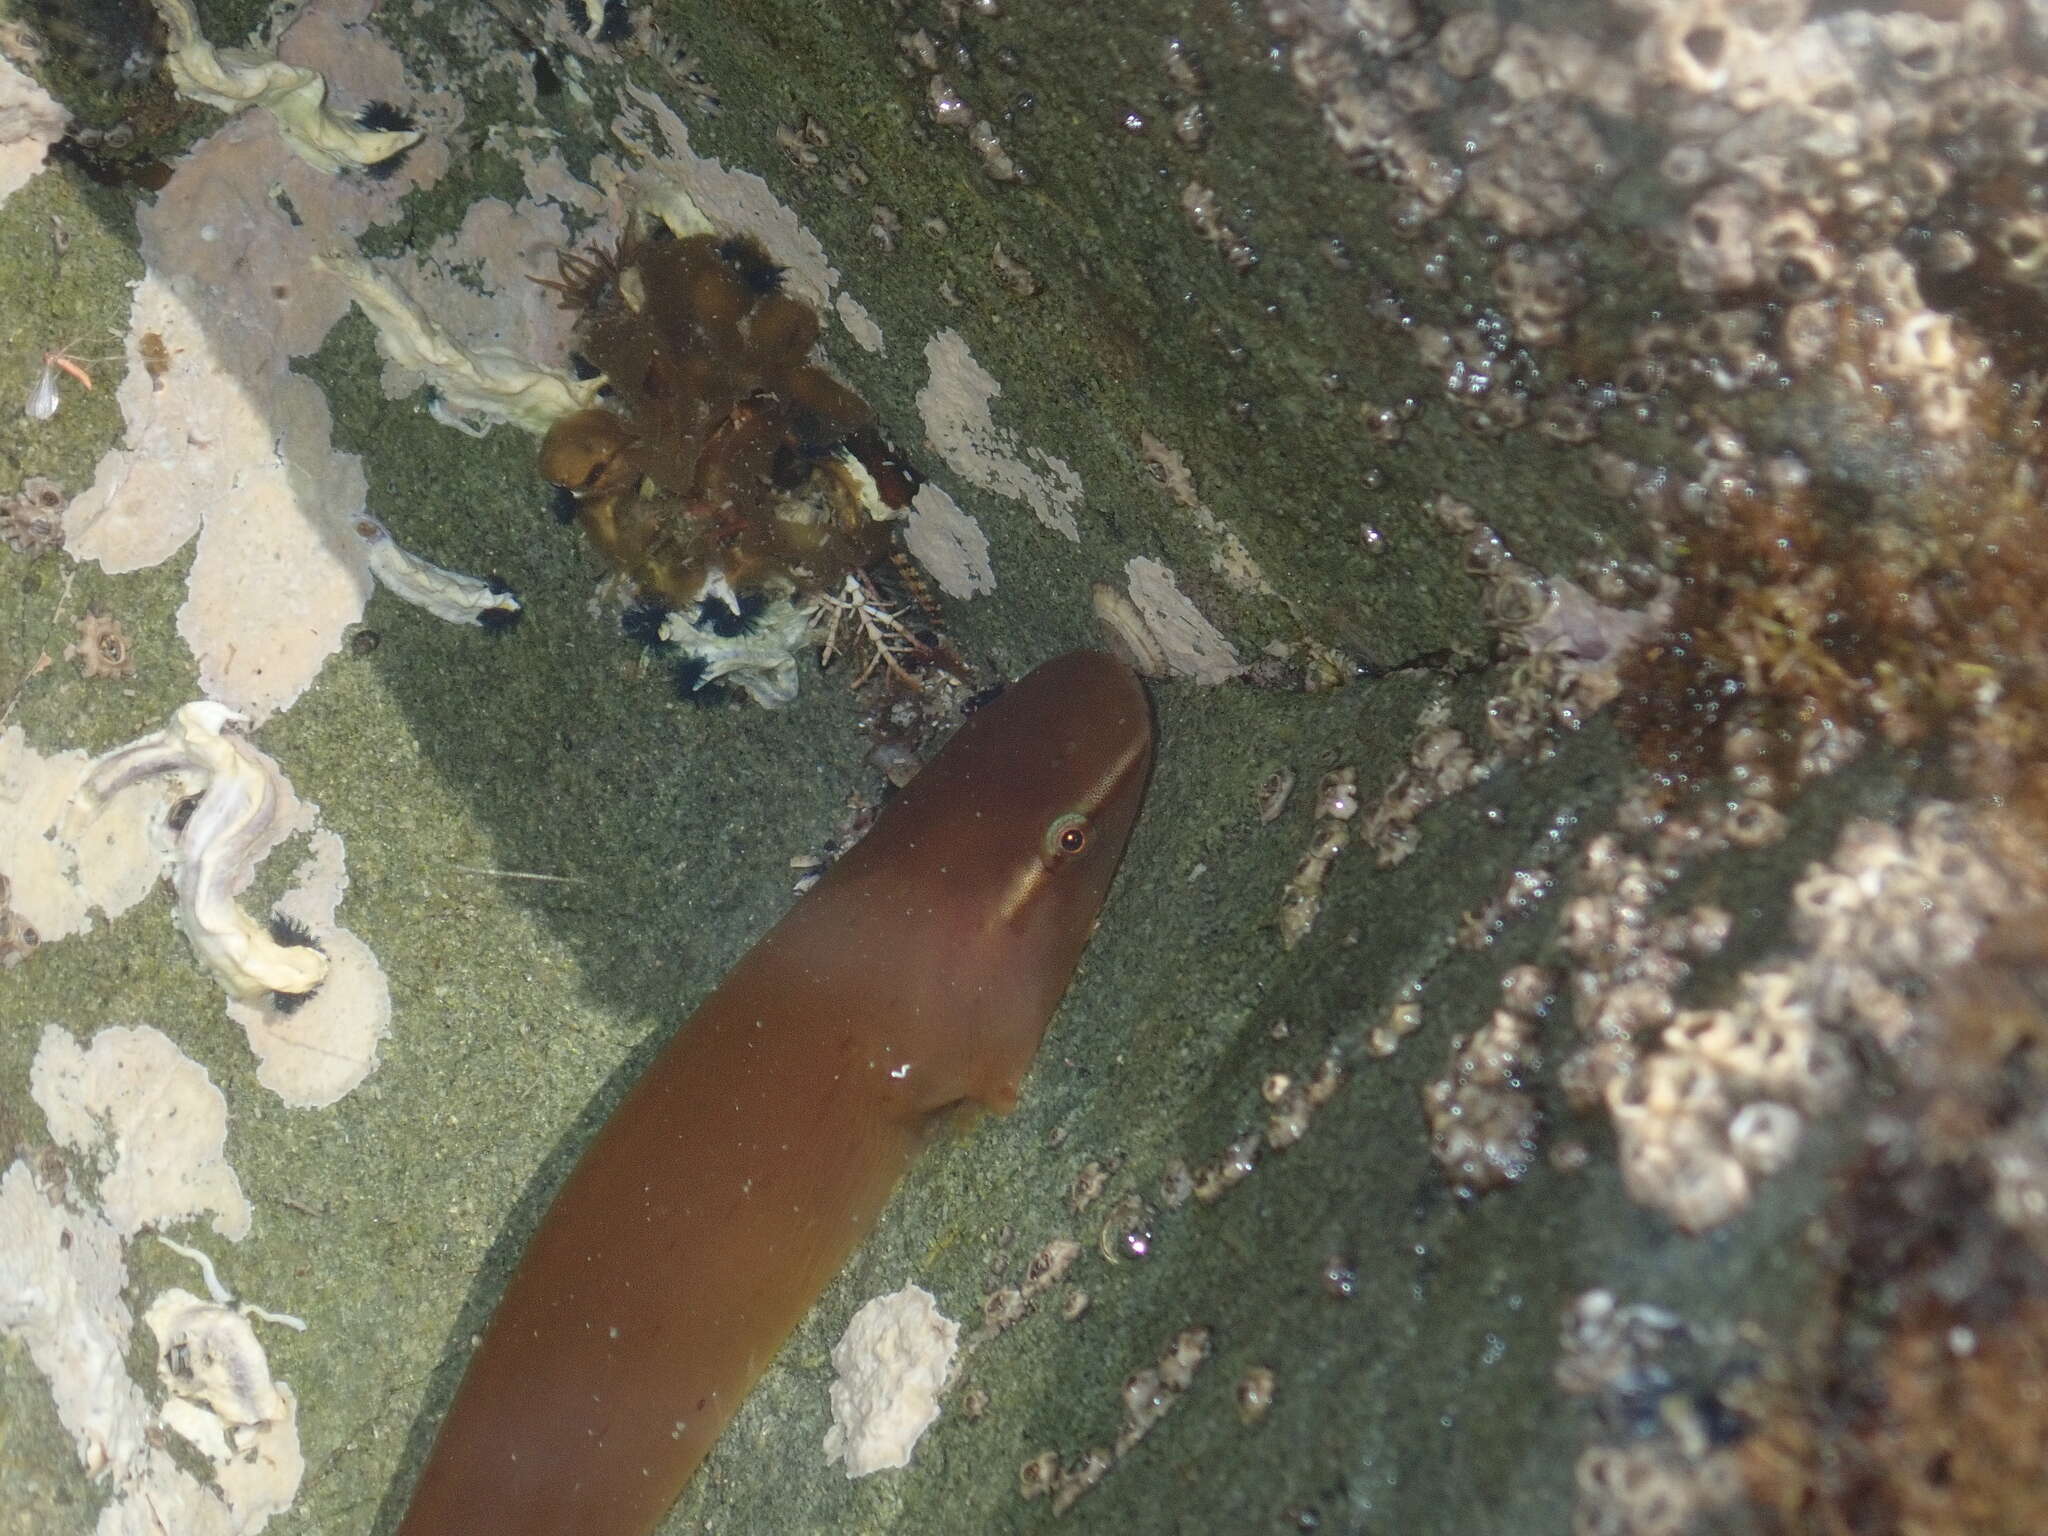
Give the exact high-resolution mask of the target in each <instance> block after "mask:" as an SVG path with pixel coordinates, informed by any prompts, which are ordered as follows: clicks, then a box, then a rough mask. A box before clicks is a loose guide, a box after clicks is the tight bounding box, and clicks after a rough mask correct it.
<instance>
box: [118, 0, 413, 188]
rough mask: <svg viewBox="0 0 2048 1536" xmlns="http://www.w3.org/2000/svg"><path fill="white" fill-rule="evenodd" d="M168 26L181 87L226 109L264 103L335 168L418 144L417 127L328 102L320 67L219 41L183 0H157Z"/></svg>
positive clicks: (168, 61)
mask: <svg viewBox="0 0 2048 1536" xmlns="http://www.w3.org/2000/svg"><path fill="white" fill-rule="evenodd" d="M156 8H157V11H158V13H159V14H160V15H162V17H163V19H164V26H165V27H166V28H167V29H168V31H169V33H170V52H169V54H168V55H167V56H166V57H165V60H164V63H165V67H166V68H168V69H169V70H170V73H171V82H172V84H174V85H175V86H177V88H178V94H179V95H181V96H186V97H189V98H191V99H192V100H193V101H203V102H205V103H206V104H207V105H208V106H210V107H218V108H219V109H220V110H221V111H223V112H240V111H242V110H244V109H245V108H248V107H266V108H268V109H269V111H270V114H271V116H273V117H275V118H276V119H277V127H278V133H279V136H280V137H281V138H282V139H283V140H284V142H285V144H286V145H287V146H288V147H289V148H290V149H291V151H292V153H293V154H295V155H297V156H298V157H299V158H300V159H301V160H304V161H305V162H306V163H307V164H308V165H311V166H314V167H315V168H317V169H319V170H322V171H326V172H328V173H329V174H330V175H331V174H333V173H334V172H336V171H339V170H341V169H343V168H344V167H346V166H365V165H377V164H380V163H382V162H383V161H386V160H389V159H390V158H391V157H392V156H393V155H395V154H398V153H399V152H400V151H402V150H406V149H410V148H411V147H412V146H413V145H415V144H417V143H419V141H420V139H421V138H422V137H424V135H423V134H422V133H421V132H420V130H419V129H417V128H407V129H402V130H396V129H393V130H387V129H372V128H364V127H362V126H360V125H359V124H357V123H354V122H352V121H350V120H349V119H348V118H346V117H344V116H342V115H341V114H340V113H338V112H335V111H333V110H332V109H330V108H329V107H328V105H327V82H326V80H325V79H323V78H322V77H321V76H320V74H319V73H318V72H317V71H315V70H310V69H300V68H299V67H297V66H296V65H292V64H287V63H285V62H284V61H283V60H282V59H280V58H278V57H277V56H276V55H275V54H271V53H264V52H260V51H258V50H256V49H253V48H215V47H214V46H213V44H211V43H209V42H208V41H207V40H206V39H205V38H204V37H202V36H201V35H200V32H199V20H198V18H197V17H196V16H195V15H194V14H193V12H192V7H191V6H190V5H189V4H187V3H186V0H156Z"/></svg>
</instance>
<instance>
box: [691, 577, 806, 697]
mask: <svg viewBox="0 0 2048 1536" xmlns="http://www.w3.org/2000/svg"><path fill="white" fill-rule="evenodd" d="M706 601H711V602H716V603H718V604H721V605H722V606H724V607H725V608H727V609H728V610H730V611H733V612H738V611H739V599H738V596H737V595H736V594H735V593H734V592H733V589H732V584H731V583H730V582H728V581H727V580H726V579H725V575H724V573H723V572H719V571H714V572H713V573H712V574H711V577H710V579H709V580H708V581H706V582H705V583H704V585H703V587H702V588H700V589H699V591H698V593H697V595H696V597H694V598H693V599H691V601H690V603H689V604H688V605H687V606H685V607H682V608H678V609H676V610H674V611H673V612H672V613H670V614H669V616H668V617H667V618H666V619H664V620H663V621H662V625H661V638H662V640H663V641H664V642H666V643H667V644H669V645H672V646H674V647H675V648H676V649H677V650H678V651H680V652H681V653H682V654H683V655H684V656H686V657H689V658H691V659H692V660H697V661H702V662H703V663H704V677H703V682H704V683H705V684H709V683H724V684H725V685H726V686H727V687H731V688H739V689H743V690H744V691H745V692H746V694H747V696H748V697H749V698H751V699H752V700H753V701H754V702H755V703H756V704H758V705H760V706H761V707H762V708H763V709H781V708H782V707H783V706H784V705H786V704H788V703H790V702H791V701H792V700H794V699H795V698H796V695H797V685H798V675H797V666H796V658H797V653H798V652H799V651H801V650H802V649H803V648H804V646H805V645H806V644H807V643H808V642H809V639H810V632H811V614H812V611H813V609H814V607H815V604H808V603H797V602H794V601H792V600H791V599H790V597H789V596H788V594H787V593H777V594H776V595H775V596H773V597H771V598H770V599H769V600H768V603H767V606H765V607H764V608H763V609H762V610H761V612H760V614H759V615H758V616H757V617H756V618H755V620H754V623H753V624H752V626H751V627H750V628H749V629H748V630H747V632H746V633H745V634H743V635H730V636H728V635H720V634H717V633H715V632H714V631H712V630H711V629H709V628H703V629H700V628H698V627H697V625H696V624H695V623H694V622H692V619H693V616H694V615H695V614H696V612H697V611H698V607H699V605H701V604H702V603H704V602H706ZM700 686H701V685H700Z"/></svg>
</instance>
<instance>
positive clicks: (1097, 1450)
mask: <svg viewBox="0 0 2048 1536" xmlns="http://www.w3.org/2000/svg"><path fill="white" fill-rule="evenodd" d="M1210 1344H1211V1335H1210V1331H1209V1330H1208V1329H1207V1328H1204V1327H1199V1326H1197V1327H1192V1328H1183V1329H1181V1331H1180V1332H1179V1333H1176V1334H1175V1335H1174V1336H1173V1337H1172V1338H1171V1339H1169V1340H1167V1343H1166V1349H1165V1351H1164V1352H1163V1353H1162V1354H1161V1355H1160V1357H1159V1359H1158V1360H1157V1361H1156V1362H1155V1363H1154V1364H1152V1365H1147V1366H1141V1367H1140V1368H1139V1369H1137V1370H1135V1371H1133V1372H1132V1373H1131V1374H1130V1375H1129V1376H1128V1377H1126V1378H1125V1380H1124V1385H1123V1405H1124V1420H1123V1427H1122V1428H1121V1429H1119V1430H1118V1432H1117V1437H1116V1443H1115V1444H1114V1445H1113V1446H1107V1447H1105V1446H1096V1447H1094V1448H1093V1449H1091V1450H1087V1451H1084V1452H1082V1453H1081V1454H1080V1455H1079V1456H1078V1457H1074V1458H1072V1459H1069V1460H1065V1461H1062V1459H1061V1457H1060V1454H1059V1452H1058V1451H1043V1452H1040V1453H1039V1454H1038V1455H1036V1456H1034V1457H1032V1458H1031V1460H1029V1461H1027V1462H1025V1463H1024V1465H1023V1466H1022V1467H1021V1468H1019V1469H1018V1473H1017V1488H1018V1491H1019V1492H1020V1493H1022V1494H1023V1496H1024V1497H1025V1498H1027V1499H1037V1498H1049V1499H1050V1500H1051V1501H1052V1509H1053V1513H1054V1514H1056V1515H1063V1514H1065V1513H1066V1512H1067V1511H1068V1510H1070V1509H1072V1508H1073V1507H1074V1505H1075V1504H1076V1503H1078V1502H1079V1501H1080V1499H1081V1498H1082V1496H1083V1495H1085V1494H1087V1493H1089V1492H1090V1491H1092V1490H1093V1489H1094V1488H1095V1487H1096V1485H1097V1484H1099V1483H1100V1482H1101V1481H1102V1480H1103V1479H1104V1478H1105V1477H1107V1476H1108V1475H1109V1474H1110V1472H1111V1470H1112V1469H1113V1468H1114V1467H1115V1466H1116V1464H1117V1463H1118V1462H1119V1461H1121V1460H1122V1459H1123V1458H1124V1457H1125V1456H1127V1455H1129V1454H1130V1452H1131V1451H1133V1450H1134V1449H1136V1448H1137V1446H1138V1444H1139V1442H1140V1441H1142V1440H1143V1439H1144V1438H1145V1437H1146V1436H1147V1435H1149V1434H1150V1433H1151V1432H1152V1431H1153V1429H1154V1428H1156V1427H1157V1426H1158V1424H1159V1421H1160V1420H1161V1419H1163V1418H1165V1417H1166V1415H1167V1414H1168V1413H1169V1412H1170V1411H1172V1409H1173V1407H1174V1405H1175V1404H1176V1403H1178V1402H1179V1401H1180V1400H1181V1398H1182V1397H1183V1396H1185V1395H1186V1393H1187V1390H1188V1388H1190V1387H1191V1386H1193V1385H1194V1384H1195V1376H1196V1374H1197V1373H1198V1372H1200V1370H1201V1369H1202V1367H1203V1366H1204V1365H1206V1364H1207V1363H1208V1360H1209V1353H1210Z"/></svg>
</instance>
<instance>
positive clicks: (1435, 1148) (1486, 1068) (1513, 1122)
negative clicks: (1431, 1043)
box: [1422, 982, 1548, 1195]
mask: <svg viewBox="0 0 2048 1536" xmlns="http://www.w3.org/2000/svg"><path fill="white" fill-rule="evenodd" d="M1547 993H1548V987H1547V985H1545V984H1543V983H1541V982H1538V983H1537V984H1536V985H1535V986H1533V987H1525V988H1521V989H1519V990H1518V991H1516V992H1511V993H1508V994H1505V995H1504V997H1503V1006H1502V1007H1500V1008H1497V1009H1495V1010H1494V1013H1493V1016H1492V1017H1491V1018H1490V1019H1488V1020H1487V1021H1486V1023H1485V1024H1484V1025H1482V1026H1481V1027H1480V1028H1479V1029H1478V1030H1476V1031H1474V1032H1473V1033H1472V1034H1471V1035H1461V1036H1459V1037H1458V1038H1457V1039H1455V1040H1453V1041H1452V1042H1451V1053H1450V1062H1449V1064H1448V1066H1447V1067H1446V1069H1445V1071H1444V1072H1443V1074H1442V1075H1441V1076H1439V1077H1437V1078H1436V1079H1434V1080H1433V1081H1431V1082H1430V1083H1428V1084H1427V1085H1425V1086H1424V1088H1423V1090H1422V1110H1423V1116H1424V1118H1425V1119H1426V1120H1427V1121H1428V1124H1429V1141H1430V1152H1431V1154H1432V1155H1433V1156H1434V1157H1435V1158H1436V1161H1437V1166H1438V1167H1439V1168H1441V1169H1442V1170H1443V1173H1444V1176H1445V1178H1447V1179H1448V1180H1449V1181H1450V1183H1451V1186H1452V1187H1453V1188H1454V1189H1456V1190H1457V1191H1458V1192H1459V1193H1460V1194H1461V1195H1474V1194H1482V1193H1484V1192H1486V1191H1488V1190H1493V1189H1500V1188H1503V1187H1505V1186H1506V1185H1509V1184H1513V1183H1515V1182H1517V1181H1518V1180H1520V1179H1521V1178H1522V1177H1523V1175H1525V1174H1526V1173H1528V1171H1529V1169H1530V1168H1531V1167H1532V1166H1534V1164H1535V1161H1536V1147H1537V1137H1538V1134H1539V1132H1540V1131H1541V1129H1542V1112H1541V1110H1540V1109H1539V1108H1538V1106H1537V1102H1536V1096H1535V1085H1534V1083H1533V1082H1532V1081H1531V1076H1532V1074H1533V1073H1534V1072H1535V1070H1536V1069H1537V1068H1538V1067H1539V1066H1540V1065H1541V1060H1540V1057H1539V1055H1538V1052H1537V1028H1538V1020H1539V1019H1540V1017H1541V1014H1542V1012H1543V1009H1544V1005H1545V1003H1546V1002H1547Z"/></svg>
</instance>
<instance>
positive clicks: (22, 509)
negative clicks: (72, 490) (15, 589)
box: [0, 475, 71, 555]
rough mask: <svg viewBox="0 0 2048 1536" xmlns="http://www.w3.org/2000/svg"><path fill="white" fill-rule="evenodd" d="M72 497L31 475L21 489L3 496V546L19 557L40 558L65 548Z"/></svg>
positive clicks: (0, 501) (0, 521)
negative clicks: (66, 513)
mask: <svg viewBox="0 0 2048 1536" xmlns="http://www.w3.org/2000/svg"><path fill="white" fill-rule="evenodd" d="M70 502H71V498H70V497H68V496H66V495H65V494H64V489H63V487H62V486H60V485H58V484H57V482H56V481H54V480H51V479H49V478H47V477H46V476H43V475H30V476H29V477H28V478H27V479H26V480H24V481H22V483H21V489H19V490H17V491H12V492H10V493H8V494H7V495H5V496H0V543H4V544H5V545H6V546H7V547H8V548H9V549H11V550H13V551H14V552H15V553H16V554H18V555H41V554H45V553H47V552H48V551H50V550H53V549H61V548H63V546H64V509H65V507H67V506H69V505H70Z"/></svg>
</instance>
